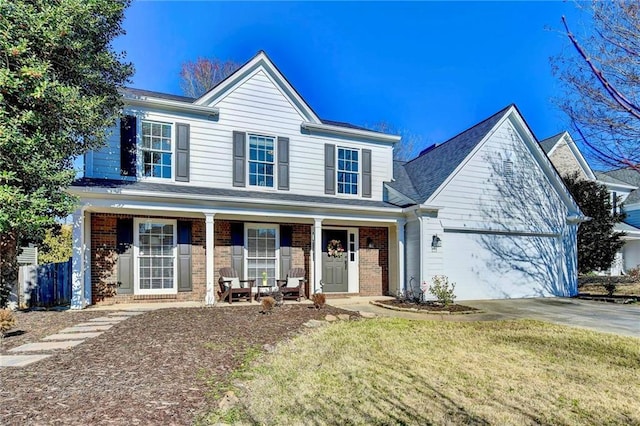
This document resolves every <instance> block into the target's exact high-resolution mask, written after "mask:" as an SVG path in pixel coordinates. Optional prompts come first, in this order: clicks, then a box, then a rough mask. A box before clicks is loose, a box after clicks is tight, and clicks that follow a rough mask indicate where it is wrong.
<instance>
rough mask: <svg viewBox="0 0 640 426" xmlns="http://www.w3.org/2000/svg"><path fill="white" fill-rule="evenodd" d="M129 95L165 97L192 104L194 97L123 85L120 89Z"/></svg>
mask: <svg viewBox="0 0 640 426" xmlns="http://www.w3.org/2000/svg"><path fill="white" fill-rule="evenodd" d="M121 92H122V93H124V94H125V95H129V96H145V97H149V98H158V99H167V100H170V101H178V102H186V103H189V104H192V103H193V101H195V98H190V97H188V96H180V95H172V94H170V93H162V92H154V91H153V90H144V89H135V88H133V87H125V88H124V89H122V91H121Z"/></svg>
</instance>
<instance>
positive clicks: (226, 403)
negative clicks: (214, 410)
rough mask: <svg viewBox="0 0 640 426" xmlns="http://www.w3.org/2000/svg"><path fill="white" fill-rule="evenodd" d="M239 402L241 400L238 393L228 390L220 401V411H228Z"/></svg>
mask: <svg viewBox="0 0 640 426" xmlns="http://www.w3.org/2000/svg"><path fill="white" fill-rule="evenodd" d="M238 402H240V400H239V399H238V397H237V396H236V394H235V393H234V392H233V391H227V393H225V394H224V396H223V397H222V399H221V400H220V402H218V408H219V409H220V411H227V410H229V409H231V408H233V407H235V406H236V405H237V404H238Z"/></svg>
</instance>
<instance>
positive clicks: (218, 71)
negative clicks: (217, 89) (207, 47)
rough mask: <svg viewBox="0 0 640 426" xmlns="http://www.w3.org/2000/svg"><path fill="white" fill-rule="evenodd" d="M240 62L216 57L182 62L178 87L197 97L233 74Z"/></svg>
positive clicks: (186, 93) (185, 92) (188, 94)
mask: <svg viewBox="0 0 640 426" xmlns="http://www.w3.org/2000/svg"><path fill="white" fill-rule="evenodd" d="M238 68H240V64H238V63H237V62H233V61H231V60H226V61H221V60H220V59H217V58H198V59H197V60H195V61H187V62H185V63H183V64H182V69H181V70H180V79H181V81H180V87H182V91H183V93H184V94H185V95H186V96H190V97H192V98H197V97H200V96H201V95H203V94H204V93H206V92H207V91H208V90H209V89H211V88H212V87H213V86H215V85H216V84H218V83H220V82H221V81H222V80H224V79H225V78H227V77H228V76H230V75H231V74H233V72H234V71H235V70H237V69H238Z"/></svg>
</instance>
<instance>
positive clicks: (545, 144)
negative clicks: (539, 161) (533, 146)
mask: <svg viewBox="0 0 640 426" xmlns="http://www.w3.org/2000/svg"><path fill="white" fill-rule="evenodd" d="M564 134H565V132H560V133H558V134H557V135H553V136H551V137H550V138H546V139H543V140H541V141H540V146H541V147H542V150H543V151H544V153H545V154H547V155H549V153H550V152H551V150H553V148H554V147H555V146H556V144H557V143H558V141H560V139H561V138H562V136H563V135H564Z"/></svg>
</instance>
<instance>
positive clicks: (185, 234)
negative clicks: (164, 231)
mask: <svg viewBox="0 0 640 426" xmlns="http://www.w3.org/2000/svg"><path fill="white" fill-rule="evenodd" d="M191 289H192V283H191V222H190V221H182V220H179V221H178V291H191Z"/></svg>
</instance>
